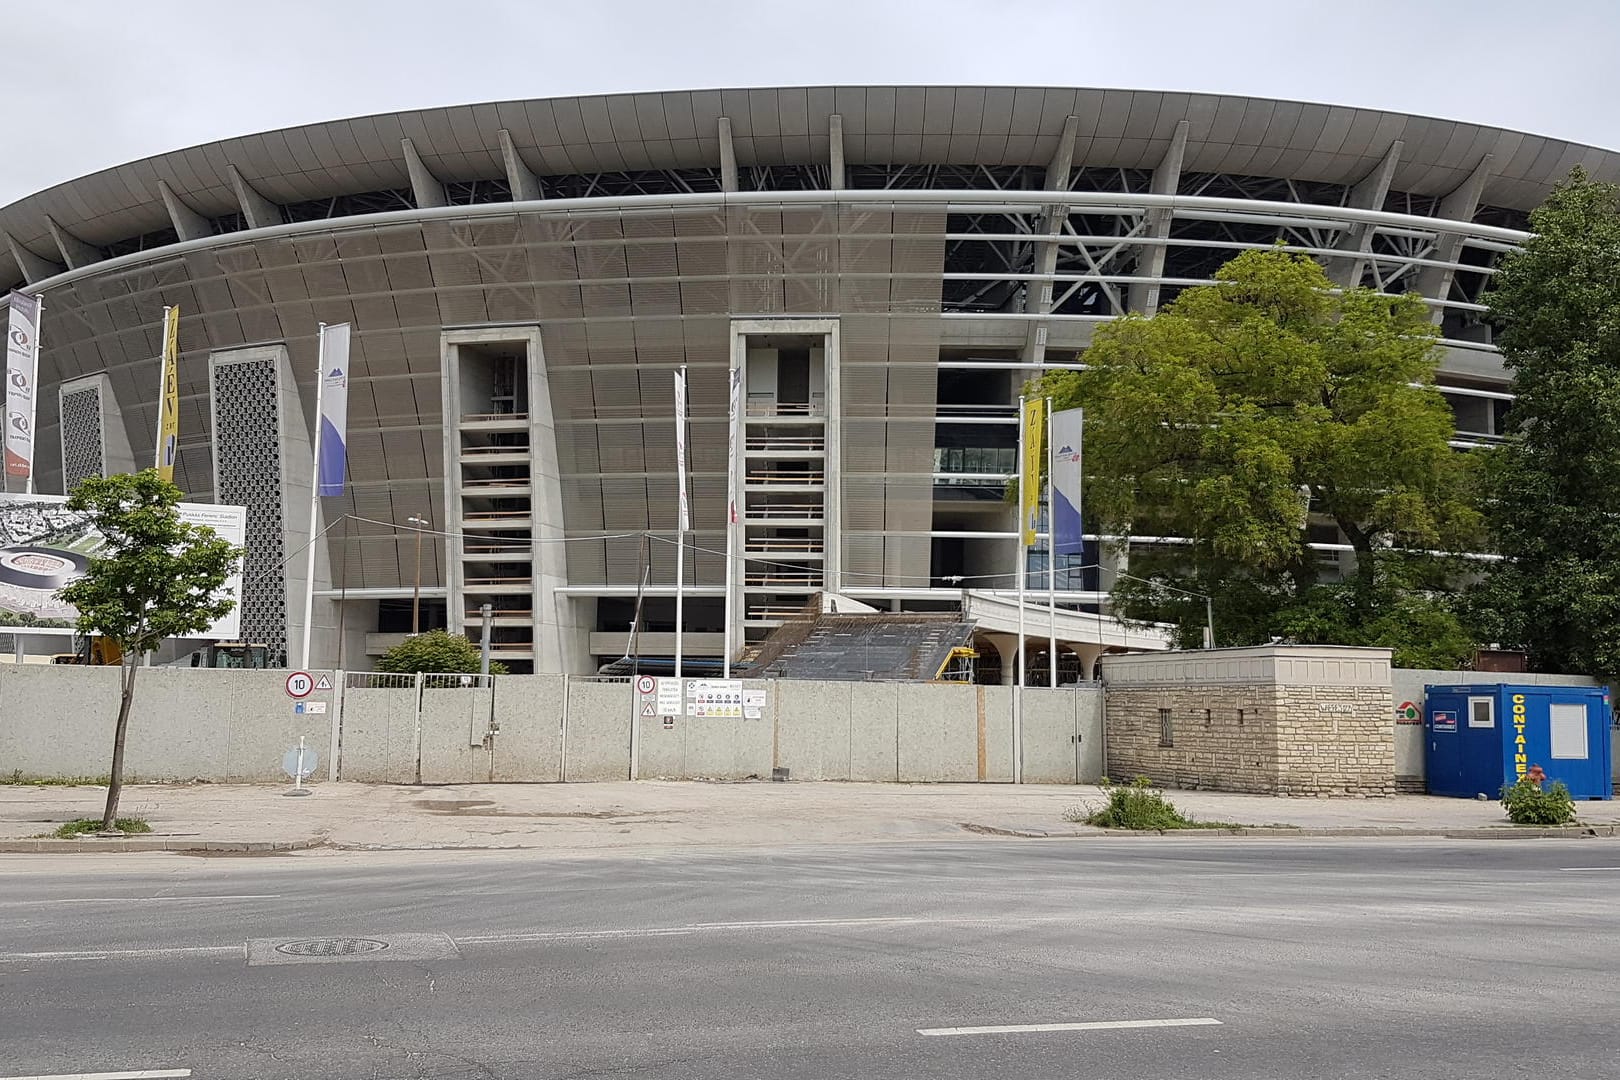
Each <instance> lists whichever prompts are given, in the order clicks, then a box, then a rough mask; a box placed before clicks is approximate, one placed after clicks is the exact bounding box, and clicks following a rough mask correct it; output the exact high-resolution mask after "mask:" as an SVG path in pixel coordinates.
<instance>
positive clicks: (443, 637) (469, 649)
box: [377, 630, 506, 675]
mask: <svg viewBox="0 0 1620 1080" xmlns="http://www.w3.org/2000/svg"><path fill="white" fill-rule="evenodd" d="M478 666H479V655H478V646H477V645H474V644H473V643H472V642H471V641H468V640H467V639H466V638H464V637H462V636H461V635H460V634H452V633H449V632H448V631H445V630H429V631H428V632H427V633H425V634H416V635H415V636H413V637H408V638H406V639H405V640H404V641H402V642H400V643H399V644H398V645H395V646H394V647H393V648H392V649H389V650H388V651H387V652H386V653H383V655H382V656H380V657H378V658H377V670H378V671H392V672H396V673H398V674H402V675H414V674H416V673H417V672H418V671H421V672H425V673H428V674H446V673H448V674H454V675H468V674H474V675H475V674H477V673H478ZM489 673H490V674H491V675H505V674H506V665H505V664H503V663H501V662H500V661H498V660H491V661H490V663H489Z"/></svg>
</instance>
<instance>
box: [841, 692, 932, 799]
mask: <svg viewBox="0 0 1620 1080" xmlns="http://www.w3.org/2000/svg"><path fill="white" fill-rule="evenodd" d="M847 685H848V686H849V779H851V780H898V779H899V778H900V746H899V743H900V734H899V716H900V706H899V703H900V696H901V693H900V692H901V691H902V690H904V691H905V692H907V693H910V692H911V691H912V690H914V689H916V687H915V686H914V685H910V684H907V685H905V686H902V685H901V684H900V683H848V684H847Z"/></svg>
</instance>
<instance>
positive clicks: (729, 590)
mask: <svg viewBox="0 0 1620 1080" xmlns="http://www.w3.org/2000/svg"><path fill="white" fill-rule="evenodd" d="M731 360H732V368H731V382H730V384H729V387H728V397H727V399H726V600H725V604H726V610H725V634H724V642H725V644H724V646H723V648H724V650H725V655H724V656H723V657H722V658H721V672H720V676H721V678H724V679H729V678H731V656H732V644H731V635H732V625H731V621H732V611H731V608H732V605H733V603H734V602H735V596H736V592H735V588H736V586H735V578H734V575H735V573H736V565H737V528H738V526H739V523H740V521H739V519H740V518H741V517H742V513H741V510H740V509H739V507H738V506H737V502H738V499H737V444H738V443H739V442H741V441H742V440H741V438H740V434H741V433H740V432H739V431H738V430H737V429H738V425H739V424H741V422H742V417H741V415H740V413H741V412H742V410H741V408H740V407H739V401H738V398H739V396H740V394H739V392H740V389H741V380H742V368H741V366H739V365H738V364H737V358H736V356H733V357H732V358H731ZM743 452H744V454H746V453H747V448H746V447H745V448H744V449H743Z"/></svg>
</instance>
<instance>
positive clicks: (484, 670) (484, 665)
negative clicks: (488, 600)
mask: <svg viewBox="0 0 1620 1080" xmlns="http://www.w3.org/2000/svg"><path fill="white" fill-rule="evenodd" d="M478 614H480V615H482V616H483V618H484V639H483V640H482V641H480V642H479V643H478V673H479V674H480V675H488V674H489V623H490V619H491V617H492V616H493V615H494V614H495V605H494V604H482V605H480V606H479V608H478Z"/></svg>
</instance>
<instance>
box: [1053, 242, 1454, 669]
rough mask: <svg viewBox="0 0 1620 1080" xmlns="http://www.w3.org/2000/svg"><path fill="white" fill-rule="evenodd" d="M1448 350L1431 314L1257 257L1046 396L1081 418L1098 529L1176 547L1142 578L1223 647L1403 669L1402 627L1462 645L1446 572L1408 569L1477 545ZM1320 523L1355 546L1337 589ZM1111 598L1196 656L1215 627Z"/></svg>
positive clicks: (1136, 598) (1222, 274) (1141, 562)
mask: <svg viewBox="0 0 1620 1080" xmlns="http://www.w3.org/2000/svg"><path fill="white" fill-rule="evenodd" d="M1436 337H1437V330H1436V328H1435V327H1434V325H1433V324H1432V322H1431V321H1430V318H1429V313H1428V309H1427V308H1426V307H1425V306H1424V304H1423V302H1422V300H1421V299H1420V298H1419V297H1416V296H1410V295H1409V296H1400V297H1395V296H1388V295H1384V294H1381V293H1377V292H1374V291H1372V290H1370V289H1361V288H1356V289H1346V290H1344V291H1343V292H1337V293H1336V292H1334V291H1333V285H1332V283H1331V282H1330V281H1329V280H1328V278H1327V275H1326V274H1325V273H1324V272H1323V270H1322V268H1321V267H1320V266H1319V265H1318V264H1317V263H1316V262H1314V261H1313V260H1311V259H1309V258H1306V257H1303V256H1299V255H1294V254H1290V253H1287V252H1284V251H1280V250H1272V251H1249V252H1245V253H1243V254H1241V255H1239V256H1238V257H1237V258H1235V259H1233V260H1232V261H1231V262H1229V263H1227V264H1226V265H1225V266H1224V267H1222V268H1221V269H1220V270H1218V271H1217V272H1216V273H1215V284H1212V285H1208V286H1202V287H1197V288H1190V289H1187V290H1185V291H1184V292H1182V293H1181V295H1180V296H1178V297H1177V298H1176V300H1175V301H1174V302H1173V303H1171V304H1170V305H1168V306H1167V307H1166V308H1165V309H1164V310H1163V311H1161V312H1160V313H1159V314H1157V315H1155V316H1153V317H1151V318H1145V317H1142V316H1127V317H1125V318H1123V319H1120V320H1118V321H1116V322H1113V323H1110V324H1107V325H1105V326H1101V327H1099V328H1098V330H1097V333H1096V337H1095V339H1094V341H1093V343H1092V345H1091V347H1090V348H1089V349H1088V350H1087V351H1086V353H1085V358H1084V359H1085V363H1086V370H1084V371H1081V372H1062V373H1054V374H1051V375H1048V376H1046V377H1045V378H1044V379H1043V380H1042V383H1041V386H1040V388H1039V391H1038V392H1041V393H1049V394H1051V395H1052V397H1053V407H1054V408H1066V407H1069V406H1074V405H1078V406H1081V407H1083V408H1085V409H1086V472H1087V478H1088V487H1087V491H1086V502H1087V506H1088V508H1089V510H1090V513H1091V515H1092V517H1093V519H1094V524H1096V525H1097V526H1098V527H1099V529H1100V531H1102V532H1105V533H1108V534H1112V535H1116V536H1131V535H1135V536H1155V537H1169V538H1181V542H1179V543H1172V544H1156V545H1139V546H1136V547H1133V548H1132V549H1131V550H1130V560H1131V572H1132V574H1134V575H1136V576H1138V577H1142V578H1148V579H1152V580H1158V581H1164V582H1166V583H1168V584H1171V585H1173V586H1175V587H1176V588H1180V589H1186V590H1189V591H1192V592H1196V593H1203V594H1208V595H1211V596H1213V597H1214V598H1215V624H1216V630H1217V633H1218V634H1219V636H1220V640H1221V641H1222V642H1223V643H1228V644H1247V643H1253V642H1260V641H1266V640H1269V639H1270V638H1272V637H1275V636H1279V635H1281V636H1287V637H1291V638H1294V639H1295V640H1301V641H1307V642H1320V643H1327V642H1333V643H1339V644H1389V645H1391V646H1392V647H1396V648H1397V649H1398V650H1401V649H1404V648H1406V646H1407V644H1408V643H1407V642H1406V641H1405V640H1404V635H1403V634H1402V633H1401V632H1400V630H1401V628H1402V627H1403V626H1404V625H1405V623H1403V622H1401V621H1400V620H1399V619H1397V620H1395V621H1394V622H1393V623H1392V622H1391V616H1392V614H1393V613H1394V612H1396V611H1401V610H1404V611H1406V612H1407V614H1408V616H1411V615H1416V614H1419V613H1421V616H1422V621H1423V622H1424V623H1426V624H1429V630H1430V631H1431V632H1433V631H1434V630H1435V629H1436V625H1435V624H1439V627H1440V628H1441V629H1442V630H1443V632H1442V633H1441V637H1442V638H1443V639H1444V640H1446V641H1449V642H1452V643H1453V644H1456V643H1457V642H1458V641H1459V639H1460V638H1462V637H1465V636H1466V635H1463V634H1462V631H1461V627H1460V625H1459V624H1458V623H1457V622H1456V616H1455V615H1454V614H1452V613H1451V612H1450V610H1449V598H1448V596H1447V595H1446V591H1445V590H1444V589H1442V588H1437V587H1435V583H1434V577H1435V571H1436V567H1435V566H1434V565H1432V564H1430V563H1428V562H1426V561H1425V560H1424V558H1423V557H1421V556H1414V555H1411V554H1406V553H1403V551H1404V549H1419V550H1429V549H1435V548H1445V549H1447V550H1460V549H1461V545H1463V544H1464V543H1466V542H1467V541H1468V540H1470V539H1471V538H1472V537H1473V536H1474V535H1475V534H1476V532H1477V528H1478V516H1477V514H1476V513H1475V512H1474V511H1473V509H1472V508H1471V506H1470V504H1469V502H1468V500H1467V498H1466V493H1467V488H1466V482H1467V465H1466V462H1465V461H1464V460H1463V459H1462V458H1461V457H1460V456H1459V455H1458V454H1457V453H1456V452H1454V451H1453V450H1452V449H1451V447H1450V445H1449V440H1450V438H1451V435H1452V431H1453V423H1452V416H1451V411H1450V409H1449V408H1448V407H1447V406H1446V403H1445V400H1444V399H1443V398H1442V397H1441V396H1440V394H1439V392H1438V391H1437V390H1435V389H1434V385H1433V383H1434V373H1435V369H1436V366H1437V356H1436V347H1435V343H1436ZM1313 524H1314V525H1320V526H1332V534H1333V535H1342V536H1343V537H1344V538H1345V541H1346V542H1348V544H1349V546H1350V547H1351V549H1352V551H1353V561H1354V565H1353V567H1352V568H1351V571H1350V573H1349V574H1348V576H1347V577H1346V579H1345V581H1344V582H1342V583H1332V582H1324V581H1323V580H1322V579H1323V577H1324V570H1323V560H1322V556H1321V555H1320V554H1318V552H1317V551H1315V550H1314V549H1312V548H1310V547H1309V546H1308V545H1309V543H1310V541H1311V540H1312V539H1313V536H1312V534H1311V528H1310V527H1311V526H1312V525H1313ZM1318 590H1322V591H1318ZM1114 598H1115V602H1116V604H1118V605H1119V607H1120V610H1121V612H1122V613H1123V614H1124V615H1125V616H1126V617H1128V618H1163V617H1164V616H1166V615H1169V616H1170V617H1172V618H1174V619H1175V620H1176V621H1177V622H1179V623H1180V624H1181V626H1182V627H1183V639H1184V643H1187V644H1190V643H1192V642H1193V641H1195V640H1196V639H1197V638H1196V635H1197V634H1198V633H1199V632H1200V631H1201V628H1202V626H1203V621H1204V612H1203V602H1202V601H1201V600H1194V599H1190V598H1186V597H1182V598H1176V597H1174V596H1173V595H1172V594H1169V593H1168V592H1167V591H1166V590H1164V589H1161V588H1157V587H1156V586H1155V585H1153V584H1151V583H1142V582H1136V583H1132V582H1128V581H1126V582H1123V583H1122V584H1120V585H1119V586H1117V587H1116V589H1115V591H1114ZM1462 651H1464V652H1466V648H1465V647H1464V648H1463V650H1462ZM1406 658H1407V659H1414V658H1415V657H1411V656H1409V657H1406ZM1431 658H1432V657H1431ZM1456 658H1457V659H1460V656H1458V657H1456ZM1398 659H1399V658H1398Z"/></svg>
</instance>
